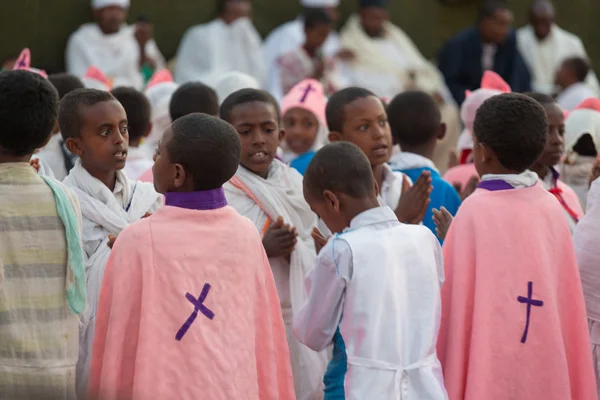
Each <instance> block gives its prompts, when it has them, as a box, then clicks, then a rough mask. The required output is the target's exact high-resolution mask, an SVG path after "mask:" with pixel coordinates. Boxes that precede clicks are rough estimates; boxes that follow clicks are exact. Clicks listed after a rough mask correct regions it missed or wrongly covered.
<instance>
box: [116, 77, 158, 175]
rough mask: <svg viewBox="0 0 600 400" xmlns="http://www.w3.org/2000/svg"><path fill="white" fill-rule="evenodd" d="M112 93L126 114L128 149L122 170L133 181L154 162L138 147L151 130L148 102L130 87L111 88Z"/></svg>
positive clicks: (142, 95)
mask: <svg viewBox="0 0 600 400" xmlns="http://www.w3.org/2000/svg"><path fill="white" fill-rule="evenodd" d="M112 95H113V96H115V98H116V99H117V100H118V101H119V103H121V105H122V106H123V108H124V109H125V113H126V114H127V132H128V133H129V149H128V152H127V163H126V164H125V168H123V172H125V174H126V175H127V177H128V178H129V179H131V180H133V181H135V180H137V179H138V178H139V177H140V175H142V174H143V173H144V172H146V171H147V170H148V169H150V168H152V165H153V164H154V163H153V162H152V160H151V159H150V158H149V157H148V156H147V155H146V152H145V151H144V149H142V148H141V147H140V145H141V143H142V141H143V140H144V138H146V137H147V136H148V135H149V134H150V131H151V130H152V123H151V122H150V102H149V101H148V99H147V98H146V96H145V95H144V94H143V93H142V92H138V91H137V90H135V89H134V88H132V87H119V88H116V89H113V91H112Z"/></svg>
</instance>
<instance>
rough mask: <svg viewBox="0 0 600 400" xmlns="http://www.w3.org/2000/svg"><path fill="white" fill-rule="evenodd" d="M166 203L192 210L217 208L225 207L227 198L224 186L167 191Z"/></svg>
mask: <svg viewBox="0 0 600 400" xmlns="http://www.w3.org/2000/svg"><path fill="white" fill-rule="evenodd" d="M165 205H167V206H172V207H179V208H187V209H190V210H216V209H218V208H223V207H225V206H226V205H227V199H225V190H223V188H218V189H214V190H204V191H201V192H167V194H165Z"/></svg>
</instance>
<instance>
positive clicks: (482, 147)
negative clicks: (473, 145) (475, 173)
mask: <svg viewBox="0 0 600 400" xmlns="http://www.w3.org/2000/svg"><path fill="white" fill-rule="evenodd" d="M477 145H478V146H479V154H480V155H481V162H482V163H483V164H487V163H489V162H490V160H492V158H495V157H496V155H495V154H494V151H493V150H492V149H490V148H489V147H488V146H486V144H485V143H478V144H477Z"/></svg>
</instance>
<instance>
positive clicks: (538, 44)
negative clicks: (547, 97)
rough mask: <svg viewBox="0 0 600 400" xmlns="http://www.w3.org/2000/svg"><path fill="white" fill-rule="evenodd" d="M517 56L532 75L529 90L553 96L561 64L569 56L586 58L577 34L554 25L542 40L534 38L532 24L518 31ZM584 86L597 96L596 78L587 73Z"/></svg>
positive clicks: (591, 73) (597, 85)
mask: <svg viewBox="0 0 600 400" xmlns="http://www.w3.org/2000/svg"><path fill="white" fill-rule="evenodd" d="M517 45H518V46H519V53H520V54H521V56H522V57H523V59H524V60H525V63H526V64H527V67H528V68H529V72H531V78H532V82H531V84H532V87H533V89H534V90H535V91H536V92H542V93H546V94H552V93H554V92H555V84H554V80H555V78H556V72H557V71H558V69H559V68H560V66H561V65H562V62H563V61H564V60H566V59H567V58H571V57H582V58H586V59H587V58H588V56H587V53H586V51H585V48H584V46H583V42H582V41H581V39H579V38H578V37H577V36H576V35H574V34H572V33H570V32H567V31H565V30H564V29H562V28H561V27H559V26H557V25H553V26H552V28H551V30H550V34H549V35H548V36H547V37H546V38H545V39H544V40H542V41H540V40H539V39H538V38H537V37H536V36H535V31H534V29H533V27H532V26H531V25H527V26H524V27H523V28H521V29H519V30H518V31H517ZM586 83H587V84H588V86H589V87H590V88H591V89H592V90H593V91H594V92H595V95H596V96H598V95H600V85H599V84H598V78H597V77H596V74H594V72H593V71H590V73H589V75H588V77H587V79H586Z"/></svg>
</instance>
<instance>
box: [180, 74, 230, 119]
mask: <svg viewBox="0 0 600 400" xmlns="http://www.w3.org/2000/svg"><path fill="white" fill-rule="evenodd" d="M198 112H199V113H203V114H208V115H212V116H215V117H216V116H218V115H219V99H218V98H217V93H216V92H215V91H214V90H213V89H212V88H210V87H208V86H206V85H204V84H202V83H200V82H189V83H186V84H183V85H181V86H179V88H177V90H176V91H175V93H173V96H172V97H171V103H170V105H169V113H170V114H171V120H172V121H176V120H177V119H178V118H181V117H184V116H186V115H188V114H191V113H198Z"/></svg>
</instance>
